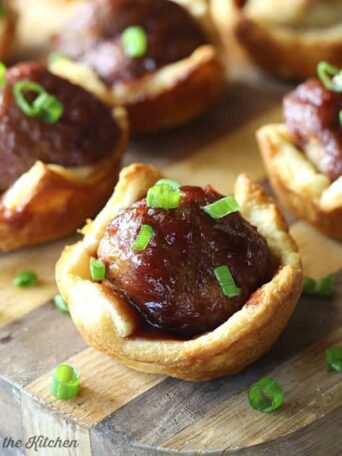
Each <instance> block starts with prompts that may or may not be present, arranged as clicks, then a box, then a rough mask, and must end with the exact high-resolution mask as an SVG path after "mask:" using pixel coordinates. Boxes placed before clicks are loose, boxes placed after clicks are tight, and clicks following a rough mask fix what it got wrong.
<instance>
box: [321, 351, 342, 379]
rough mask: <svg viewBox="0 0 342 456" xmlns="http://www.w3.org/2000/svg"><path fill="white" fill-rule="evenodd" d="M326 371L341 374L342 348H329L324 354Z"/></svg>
mask: <svg viewBox="0 0 342 456" xmlns="http://www.w3.org/2000/svg"><path fill="white" fill-rule="evenodd" d="M325 365H326V366H327V369H329V370H334V371H335V372H341V373H342V347H331V348H328V350H326V352H325Z"/></svg>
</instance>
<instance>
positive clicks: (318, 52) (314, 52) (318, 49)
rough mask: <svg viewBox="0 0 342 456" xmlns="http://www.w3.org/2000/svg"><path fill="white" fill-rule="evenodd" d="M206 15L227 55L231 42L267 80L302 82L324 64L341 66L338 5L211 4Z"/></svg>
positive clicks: (322, 0) (317, 1) (292, 1)
mask: <svg viewBox="0 0 342 456" xmlns="http://www.w3.org/2000/svg"><path fill="white" fill-rule="evenodd" d="M211 10H212V16H213V20H214V22H215V24H216V26H217V29H218V31H219V33H220V36H221V38H222V41H223V43H224V44H225V47H226V49H227V51H228V52H229V50H230V47H231V44H232V40H236V41H237V42H238V43H239V45H240V46H241V47H242V49H243V50H244V51H245V52H246V54H247V55H248V57H249V58H250V59H251V60H252V61H253V62H254V63H255V64H257V65H258V66H260V67H261V68H263V69H264V70H266V71H268V72H270V73H272V74H275V75H278V76H282V77H286V78H296V79H304V78H306V77H309V76H314V74H315V69H316V66H317V64H318V63H319V62H320V61H321V60H323V59H325V60H329V61H330V62H331V63H332V64H336V65H342V2H341V1H340V0H212V1H211Z"/></svg>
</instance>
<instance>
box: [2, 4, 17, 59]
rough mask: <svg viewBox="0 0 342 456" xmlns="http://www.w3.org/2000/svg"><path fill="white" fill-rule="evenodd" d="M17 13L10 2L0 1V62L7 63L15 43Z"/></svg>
mask: <svg viewBox="0 0 342 456" xmlns="http://www.w3.org/2000/svg"><path fill="white" fill-rule="evenodd" d="M17 19H18V17H17V13H16V10H15V9H14V8H13V2H11V0H1V1H0V60H2V61H7V60H8V59H9V58H10V57H11V55H12V50H13V48H14V44H15V41H16V29H17Z"/></svg>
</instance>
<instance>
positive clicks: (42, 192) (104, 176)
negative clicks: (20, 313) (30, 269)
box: [0, 108, 128, 252]
mask: <svg viewBox="0 0 342 456" xmlns="http://www.w3.org/2000/svg"><path fill="white" fill-rule="evenodd" d="M114 117H115V119H116V121H117V122H118V124H119V125H120V127H121V138H120V140H119V142H118V143H117V144H116V145H115V147H114V149H113V151H112V152H111V154H110V156H108V158H106V159H105V160H103V161H102V162H100V163H98V164H96V165H94V166H84V167H78V168H65V167H63V166H60V165H53V164H45V163H43V162H41V161H37V162H36V163H35V164H34V165H33V166H32V168H31V169H30V170H29V171H28V172H26V173H24V174H23V175H22V176H21V177H20V178H19V179H18V180H17V181H16V182H15V183H14V184H13V185H12V186H11V187H10V188H9V189H8V190H7V191H6V192H4V193H3V194H2V195H0V251H1V250H2V251H5V252H6V251H11V250H15V249H18V248H21V247H25V246H29V245H35V244H40V243H43V242H45V241H50V240H53V239H58V238H60V237H63V236H65V235H67V234H70V233H72V232H73V231H75V230H76V229H77V228H78V227H80V226H81V225H82V224H83V223H84V221H85V220H86V218H87V217H91V216H93V215H95V214H96V213H97V211H99V210H100V209H101V207H102V206H103V205H104V203H105V202H106V200H107V198H108V197H109V195H110V194H111V192H112V189H113V185H114V184H115V182H116V180H117V176H118V172H119V169H120V164H121V157H122V154H123V152H124V151H125V148H126V145H127V136H128V127H127V120H126V115H125V113H124V111H123V110H122V109H119V108H118V109H117V110H116V112H114Z"/></svg>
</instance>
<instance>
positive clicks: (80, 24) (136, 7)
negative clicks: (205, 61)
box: [54, 0, 206, 85]
mask: <svg viewBox="0 0 342 456" xmlns="http://www.w3.org/2000/svg"><path fill="white" fill-rule="evenodd" d="M136 25H138V26H141V27H143V28H144V30H145V32H146V35H147V41H148V49H147V52H146V54H145V55H144V56H143V57H141V58H131V57H129V56H127V55H126V54H125V52H124V49H123V47H122V43H121V34H122V33H123V31H124V30H125V29H126V28H127V27H130V26H136ZM205 42H206V37H205V35H204V33H203V31H202V29H201V27H200V26H199V25H198V24H197V22H196V21H195V19H193V18H192V16H191V15H190V14H189V13H188V12H187V11H186V10H185V9H184V8H183V7H181V6H180V5H178V4H177V3H174V2H172V1H169V0H158V1H156V0H95V1H93V2H90V3H89V4H87V5H85V6H84V7H83V9H80V11H79V13H78V16H77V17H75V18H74V19H73V21H72V22H71V23H70V24H69V26H67V28H66V29H65V30H64V31H63V32H62V33H61V34H60V35H58V36H56V37H55V39H54V45H55V48H56V49H57V50H58V51H60V52H62V53H64V54H65V55H67V56H69V57H71V58H73V59H75V60H78V61H80V62H81V63H84V64H86V65H88V66H90V67H91V68H93V69H94V70H95V72H96V73H97V74H98V75H99V76H100V77H101V78H102V79H103V81H104V82H106V83H107V84H108V85H112V84H113V83H114V82H116V81H118V80H119V81H128V80H133V79H136V78H139V77H141V76H144V75H145V74H147V73H149V72H153V71H155V70H156V69H158V68H160V67H162V66H164V65H166V64H169V63H173V62H176V61H178V60H180V59H183V58H185V57H188V56H189V55H190V54H191V53H192V52H193V51H194V50H195V49H196V48H197V47H198V46H200V45H201V44H204V43H205Z"/></svg>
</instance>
